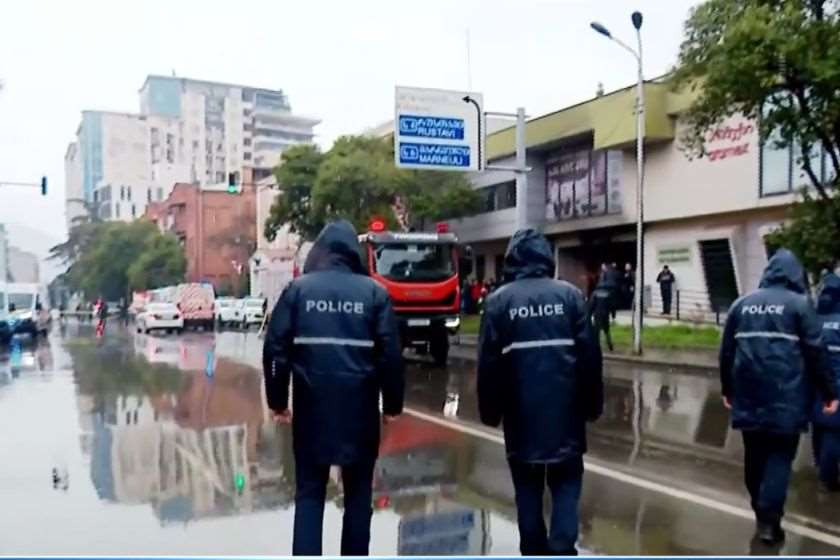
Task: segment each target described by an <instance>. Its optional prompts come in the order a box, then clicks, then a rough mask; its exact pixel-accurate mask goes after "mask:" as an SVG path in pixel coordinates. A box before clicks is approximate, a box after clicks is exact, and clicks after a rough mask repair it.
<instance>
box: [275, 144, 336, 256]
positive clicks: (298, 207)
mask: <svg viewBox="0 0 840 560" xmlns="http://www.w3.org/2000/svg"><path fill="white" fill-rule="evenodd" d="M323 157H324V156H323V154H322V153H321V151H320V150H319V149H318V147H317V146H313V145H308V144H306V145H300V146H293V147H291V148H289V149H288V150H286V151H285V152H283V155H282V156H281V159H280V165H279V166H278V167H277V168H276V169H275V170H274V175H275V177H276V178H277V184H278V185H280V192H279V193H278V194H277V197H276V198H275V199H274V203H273V204H272V206H271V211H270V214H269V217H268V219H267V220H266V222H265V236H266V238H268V239H269V240H274V238H275V236H276V235H277V232H278V231H279V230H280V228H281V227H283V225H284V224H289V226H290V229H291V231H292V233H298V234H300V235H302V236H303V237H305V238H312V237H314V236H315V235H317V234H318V232H319V231H320V230H321V227H322V226H323V222H322V221H319V219H318V217H317V216H315V215H314V214H313V212H312V187H313V186H314V185H315V178H316V176H317V175H318V168H319V167H320V166H321V161H322V160H323Z"/></svg>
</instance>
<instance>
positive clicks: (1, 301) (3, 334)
mask: <svg viewBox="0 0 840 560" xmlns="http://www.w3.org/2000/svg"><path fill="white" fill-rule="evenodd" d="M11 340H12V329H11V327H10V326H9V311H8V310H7V309H6V285H5V284H0V345H2V346H5V345H7V344H9V342H10V341H11Z"/></svg>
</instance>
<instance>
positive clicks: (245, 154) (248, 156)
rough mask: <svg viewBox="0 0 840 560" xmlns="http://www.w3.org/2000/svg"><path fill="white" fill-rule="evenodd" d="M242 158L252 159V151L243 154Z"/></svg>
mask: <svg viewBox="0 0 840 560" xmlns="http://www.w3.org/2000/svg"><path fill="white" fill-rule="evenodd" d="M242 159H244V160H245V161H251V152H245V153H243V154H242Z"/></svg>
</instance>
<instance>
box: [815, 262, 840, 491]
mask: <svg viewBox="0 0 840 560" xmlns="http://www.w3.org/2000/svg"><path fill="white" fill-rule="evenodd" d="M817 314H818V318H819V321H820V324H821V326H822V336H823V342H824V344H825V348H826V350H827V351H828V361H829V365H830V367H831V370H832V372H833V373H834V379H835V391H836V392H837V393H840V277H838V276H837V275H836V274H834V273H833V272H832V273H828V274H826V275H825V276H824V277H823V284H822V289H821V290H820V293H819V296H818V298H817ZM828 399H830V395H828V396H826V395H819V398H818V399H817V401H816V402H815V403H814V413H813V414H814V420H813V432H814V436H815V438H814V439H815V440H816V441H819V444H818V445H816V446H815V454H816V459H817V467H818V472H819V479H820V486H821V488H822V489H823V490H824V491H827V492H837V491H840V480H838V463H840V414H826V413H825V412H824V411H823V406H822V403H823V402H825V401H826V400H828Z"/></svg>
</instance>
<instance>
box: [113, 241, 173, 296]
mask: <svg viewBox="0 0 840 560" xmlns="http://www.w3.org/2000/svg"><path fill="white" fill-rule="evenodd" d="M186 270H187V259H186V258H185V257H184V251H183V249H182V248H181V244H180V243H179V242H178V238H177V237H175V236H174V235H172V234H169V233H167V234H164V235H151V236H150V237H148V238H147V240H146V244H145V246H144V247H143V250H142V252H141V253H140V256H139V257H138V258H137V260H135V261H134V262H133V263H132V264H131V266H129V267H128V270H127V271H126V279H127V280H128V286H129V287H130V288H131V289H134V290H150V289H154V288H160V287H162V286H169V285H172V284H177V283H179V282H181V281H183V279H184V273H185V272H186Z"/></svg>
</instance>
